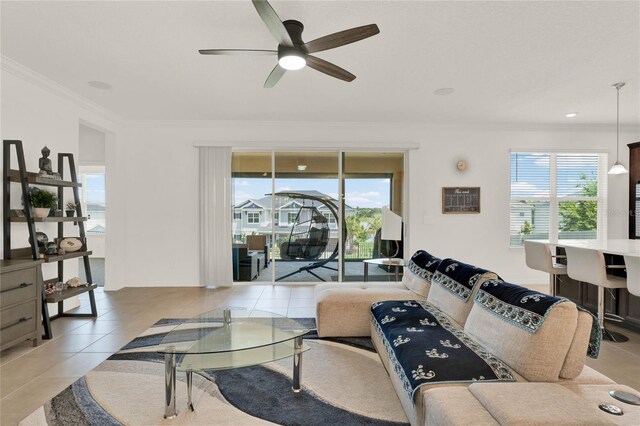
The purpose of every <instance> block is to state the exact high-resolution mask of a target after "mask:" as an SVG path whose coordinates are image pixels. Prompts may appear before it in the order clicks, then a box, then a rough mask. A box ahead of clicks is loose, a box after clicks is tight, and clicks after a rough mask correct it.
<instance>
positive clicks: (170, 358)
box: [164, 336, 303, 419]
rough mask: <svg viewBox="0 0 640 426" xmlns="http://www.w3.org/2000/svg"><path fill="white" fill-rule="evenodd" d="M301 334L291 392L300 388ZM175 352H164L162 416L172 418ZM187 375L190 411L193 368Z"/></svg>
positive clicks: (295, 343)
mask: <svg viewBox="0 0 640 426" xmlns="http://www.w3.org/2000/svg"><path fill="white" fill-rule="evenodd" d="M302 352H303V350H302V336H299V337H296V338H295V339H294V352H293V385H292V386H291V389H292V390H293V392H295V393H298V392H300V391H301V390H302V387H301V386H300V378H301V373H302ZM176 367H177V366H176V354H174V353H165V354H164V383H165V408H164V418H165V419H173V418H174V417H176V416H177V415H178V410H177V409H176ZM186 376H187V407H188V409H189V410H191V411H195V410H194V408H193V401H192V399H191V395H192V388H193V370H187V371H186Z"/></svg>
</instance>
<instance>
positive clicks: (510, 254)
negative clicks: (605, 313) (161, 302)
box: [0, 58, 640, 290]
mask: <svg viewBox="0 0 640 426" xmlns="http://www.w3.org/2000/svg"><path fill="white" fill-rule="evenodd" d="M2 68H3V70H2V93H1V96H2V97H1V101H2V112H1V123H2V129H1V131H0V133H1V135H2V138H3V139H21V140H23V141H24V143H25V151H26V156H27V164H28V167H29V168H32V169H34V170H35V168H37V159H38V158H39V157H40V152H39V151H40V149H41V147H42V146H43V145H45V144H47V145H48V146H49V148H51V150H52V157H55V156H54V155H53V154H55V153H57V152H61V151H65V152H73V153H74V154H78V152H79V146H78V140H79V124H85V125H88V126H90V127H94V128H97V129H99V130H101V131H103V132H105V133H106V135H107V136H106V143H105V144H106V165H107V175H108V176H109V179H108V180H107V204H108V205H109V208H108V209H107V222H108V223H109V233H108V234H107V235H106V256H107V257H108V258H109V262H108V263H107V265H106V268H107V269H106V288H107V289H111V290H114V289H118V288H121V287H126V286H198V285H200V283H199V277H198V271H199V265H198V247H199V229H198V170H197V168H198V159H197V150H196V149H195V148H194V147H193V144H194V142H196V141H212V142H222V143H226V144H229V145H231V146H240V145H242V146H245V147H246V146H251V147H253V148H254V149H261V148H263V149H269V148H271V147H273V146H274V145H282V144H289V145H290V146H291V147H292V149H295V148H312V147H316V146H321V147H322V146H327V144H333V145H334V146H339V145H341V144H342V145H347V144H348V145H357V146H361V147H363V148H366V147H372V146H375V147H376V148H378V149H381V150H382V149H384V147H389V148H394V147H397V144H398V143H410V144H414V145H416V146H419V147H420V148H419V149H418V150H415V151H412V152H411V154H410V160H409V166H410V170H409V188H408V191H409V192H408V197H407V198H408V202H409V208H408V211H407V218H406V220H407V231H408V233H409V234H410V235H409V247H408V249H407V253H411V252H413V251H415V250H417V249H419V248H424V249H426V250H429V251H431V252H433V253H434V254H436V255H438V256H443V257H445V256H446V257H455V258H458V259H460V260H463V261H466V262H469V263H473V264H476V265H478V266H482V267H486V268H490V269H493V270H495V271H496V272H497V273H499V274H500V275H501V276H502V277H503V278H505V279H507V280H512V281H515V282H519V283H523V284H527V283H544V282H546V277H545V276H544V275H543V274H539V273H536V272H534V271H530V270H529V269H528V268H527V267H526V266H525V264H524V253H523V252H522V250H520V249H510V248H509V238H508V231H509V157H508V153H509V149H510V148H518V149H527V148H537V149H575V150H591V149H593V150H603V149H605V150H609V153H610V163H611V162H612V161H613V156H614V155H615V149H614V142H613V141H614V140H615V127H614V126H605V127H601V126H592V127H580V126H578V125H570V126H562V127H554V128H548V127H532V126H526V127H519V126H513V125H510V126H458V127H455V126H437V125H434V126H423V125H410V124H393V125H391V124H389V125H386V124H379V123H344V124H339V123H278V122H272V123H244V122H236V123H234V122H217V123H202V122H178V123H167V122H164V123H158V122H138V123H128V124H126V125H122V126H121V125H120V124H119V120H118V118H117V117H116V116H113V115H112V114H109V113H108V112H105V111H103V110H101V109H100V108H97V107H95V106H94V105H91V104H90V103H88V102H87V101H85V100H83V99H80V98H79V97H77V95H74V94H73V93H70V92H68V91H66V89H64V88H61V87H58V86H56V84H55V83H53V82H51V81H47V80H46V79H44V78H43V77H42V76H37V75H35V74H33V73H32V72H30V71H29V70H26V69H24V67H21V66H20V65H19V64H15V63H14V64H12V63H10V62H9V63H7V62H6V61H5V58H3V61H2ZM620 140H621V150H620V151H621V158H622V159H623V160H624V161H625V162H626V159H627V158H628V150H627V149H626V145H625V144H626V143H629V142H634V141H638V140H640V132H639V130H638V129H637V128H633V129H626V130H624V131H623V132H622V134H621V138H620ZM459 159H465V160H467V162H468V163H469V168H468V171H467V172H465V173H464V174H460V173H459V172H458V171H457V170H456V168H455V163H456V161H457V160H459ZM627 183H628V178H627V177H626V176H617V177H610V178H609V184H610V185H609V212H610V213H609V215H608V231H609V237H611V238H626V234H627V223H628V206H627V194H628V187H627ZM442 186H480V187H482V213H481V214H479V215H442V214H441V213H440V209H441V199H440V198H441V187H442ZM15 207H16V208H17V207H18V206H15ZM12 226H14V227H17V226H19V225H12ZM43 230H44V232H47V233H48V234H49V235H51V236H53V235H54V234H55V225H52V227H51V229H49V227H47V228H46V230H45V229H44V227H43ZM16 231H17V229H16ZM24 231H25V230H22V232H23V234H22V236H19V232H16V233H14V235H15V241H16V242H17V241H18V240H23V241H24V242H25V245H26V242H27V234H26V232H24ZM70 232H71V231H70ZM14 246H15V245H14ZM68 265H69V267H68V268H67V273H68V275H73V274H75V273H76V270H75V269H73V268H74V266H73V265H74V262H68ZM47 266H49V267H51V268H49V270H48V271H46V272H45V276H48V275H50V274H52V273H53V274H55V271H52V270H51V269H52V268H53V269H55V267H54V266H53V265H47Z"/></svg>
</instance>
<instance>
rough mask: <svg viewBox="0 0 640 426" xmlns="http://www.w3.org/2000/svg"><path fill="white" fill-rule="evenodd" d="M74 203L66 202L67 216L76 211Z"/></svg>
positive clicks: (71, 215)
mask: <svg viewBox="0 0 640 426" xmlns="http://www.w3.org/2000/svg"><path fill="white" fill-rule="evenodd" d="M76 207H77V206H76V203H72V202H68V203H67V210H66V212H67V217H73V214H74V213H75V212H76Z"/></svg>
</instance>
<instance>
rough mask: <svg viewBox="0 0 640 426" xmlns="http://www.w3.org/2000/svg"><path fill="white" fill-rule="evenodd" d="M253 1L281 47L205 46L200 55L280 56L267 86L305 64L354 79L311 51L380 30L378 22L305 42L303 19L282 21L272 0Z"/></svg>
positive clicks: (356, 38)
mask: <svg viewBox="0 0 640 426" xmlns="http://www.w3.org/2000/svg"><path fill="white" fill-rule="evenodd" d="M251 1H252V3H253V5H254V6H255V8H256V10H257V11H258V15H260V18H262V20H263V21H264V23H265V24H266V25H267V28H268V29H269V31H270V32H271V34H273V36H274V37H275V39H276V40H277V41H278V50H256V49H202V50H199V52H200V54H201V55H278V64H277V65H276V67H275V68H274V69H273V71H271V74H269V77H267V80H266V81H265V82H264V87H265V88H271V87H273V86H275V85H276V83H277V82H278V81H279V80H280V78H281V77H282V76H283V75H284V73H285V72H287V71H288V70H291V71H292V70H299V69H302V68H304V67H305V65H307V66H309V67H310V68H313V69H314V70H316V71H320V72H322V73H325V74H327V75H329V76H331V77H335V78H339V79H340V80H344V81H353V79H355V78H356V76H355V75H353V74H351V73H350V72H349V71H346V70H344V69H342V68H340V67H339V66H337V65H334V64H332V63H331V62H327V61H325V60H324V59H320V58H317V57H315V56H311V55H310V53H316V52H321V51H323V50H329V49H333V48H335V47H340V46H344V45H345V44H350V43H354V42H356V41H360V40H362V39H365V38H367V37H371V36H374V35H376V34H378V33H379V32H380V30H379V29H378V26H377V25H376V24H370V25H364V26H362V27H356V28H351V29H349V30H344V31H340V32H337V33H334V34H329V35H327V36H324V37H320V38H318V39H315V40H313V41H310V42H308V43H305V42H303V41H302V31H303V30H304V25H302V23H301V22H299V21H294V20H288V21H284V22H282V21H281V20H280V18H279V17H278V15H277V14H276V12H275V10H273V8H272V7H271V5H270V4H269V2H267V1H266V0H251Z"/></svg>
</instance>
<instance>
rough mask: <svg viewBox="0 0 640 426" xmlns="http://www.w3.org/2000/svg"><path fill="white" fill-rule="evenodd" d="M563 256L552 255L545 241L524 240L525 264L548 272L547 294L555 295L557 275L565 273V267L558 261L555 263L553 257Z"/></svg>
mask: <svg viewBox="0 0 640 426" xmlns="http://www.w3.org/2000/svg"><path fill="white" fill-rule="evenodd" d="M554 257H556V258H560V257H565V256H554V255H553V254H552V253H551V247H550V245H549V244H547V243H542V242H537V241H530V240H525V241H524V259H525V262H527V266H528V267H529V268H531V269H535V270H536V271H542V272H546V273H548V274H549V294H550V295H552V296H555V295H556V286H557V281H558V275H566V274H567V267H566V266H565V265H561V264H559V263H555V262H554V261H553V258H554Z"/></svg>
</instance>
